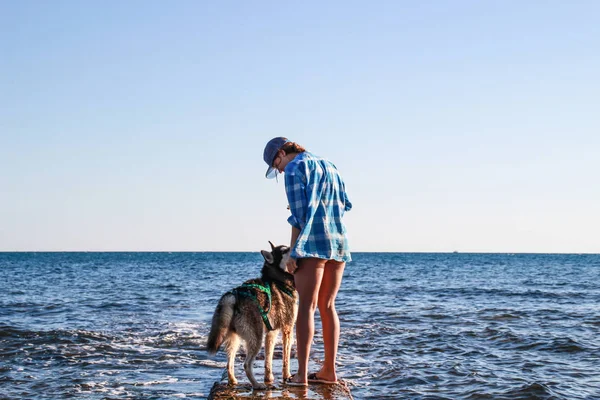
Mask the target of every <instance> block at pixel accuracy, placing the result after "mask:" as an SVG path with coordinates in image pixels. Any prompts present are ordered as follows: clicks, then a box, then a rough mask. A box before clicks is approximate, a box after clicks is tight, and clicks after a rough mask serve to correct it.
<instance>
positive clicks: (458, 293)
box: [0, 252, 600, 399]
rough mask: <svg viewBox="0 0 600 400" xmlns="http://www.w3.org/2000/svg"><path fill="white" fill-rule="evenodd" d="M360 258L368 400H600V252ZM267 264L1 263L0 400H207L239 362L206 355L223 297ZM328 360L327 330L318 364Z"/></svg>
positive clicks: (214, 256) (353, 378)
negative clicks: (224, 374)
mask: <svg viewBox="0 0 600 400" xmlns="http://www.w3.org/2000/svg"><path fill="white" fill-rule="evenodd" d="M353 257H354V261H353V262H352V263H350V264H349V265H348V266H347V268H346V272H345V276H344V281H343V284H342V289H341V291H340V294H339V297H338V303H337V308H338V312H339V314H340V320H341V325H342V333H341V340H340V349H339V376H340V378H342V379H344V380H345V381H346V382H347V383H348V385H349V387H350V388H351V390H352V393H353V395H354V398H355V399H363V398H364V399H371V398H372V399H600V255H542V254H514V255H513V254H410V253H354V254H353ZM261 266H262V257H261V255H260V254H259V252H256V253H0V398H1V399H65V398H81V399H134V398H153V399H160V398H198V399H201V398H206V397H207V396H208V393H209V391H210V388H211V386H212V384H213V382H215V381H217V380H219V379H220V378H221V374H222V370H223V367H224V366H225V355H224V353H223V352H220V353H218V354H217V355H216V356H214V357H209V356H208V355H207V353H206V351H205V349H204V342H205V340H206V336H207V334H208V330H209V324H210V319H211V316H212V312H213V311H214V307H215V305H216V302H217V301H218V299H219V297H220V296H221V294H222V293H224V292H225V291H227V290H229V289H231V288H233V287H235V286H237V285H239V284H240V283H242V282H243V281H244V280H246V279H249V278H252V277H255V276H258V274H259V271H260V268H261ZM317 320H318V318H317ZM317 327H318V328H319V327H320V325H319V324H317ZM322 354H323V345H322V338H321V336H320V334H319V333H317V335H316V337H315V344H314V346H313V353H312V359H313V360H314V361H315V363H313V364H312V365H313V367H314V368H316V365H317V364H316V363H317V362H318V361H319V360H320V359H321V357H322ZM255 368H256V369H261V368H262V362H257V363H256V366H255ZM275 372H276V379H281V376H280V371H275ZM240 378H241V381H245V380H246V378H245V376H240Z"/></svg>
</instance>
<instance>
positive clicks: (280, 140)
mask: <svg viewBox="0 0 600 400" xmlns="http://www.w3.org/2000/svg"><path fill="white" fill-rule="evenodd" d="M287 142H289V140H287V138H284V137H276V138H273V139H271V140H269V142H268V143H267V145H266V146H265V151H264V153H263V159H264V160H265V162H266V163H267V165H268V166H269V168H267V173H266V174H265V177H267V179H273V178H275V177H276V176H277V173H278V171H277V168H273V161H275V156H276V155H277V152H278V151H279V150H280V149H281V148H282V147H283V145H284V144H286V143H287Z"/></svg>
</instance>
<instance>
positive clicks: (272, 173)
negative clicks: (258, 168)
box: [265, 167, 279, 179]
mask: <svg viewBox="0 0 600 400" xmlns="http://www.w3.org/2000/svg"><path fill="white" fill-rule="evenodd" d="M278 173H279V171H277V168H274V167H269V168H268V169H267V173H266V174H265V177H266V178H267V179H273V178H275V177H276V176H277V174H278Z"/></svg>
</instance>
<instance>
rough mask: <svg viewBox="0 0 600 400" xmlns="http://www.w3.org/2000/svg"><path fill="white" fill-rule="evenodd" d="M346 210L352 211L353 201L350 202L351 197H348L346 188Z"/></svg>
mask: <svg viewBox="0 0 600 400" xmlns="http://www.w3.org/2000/svg"><path fill="white" fill-rule="evenodd" d="M344 205H345V207H344V211H350V210H352V203H351V202H350V199H349V198H348V195H347V194H346V191H345V190H344Z"/></svg>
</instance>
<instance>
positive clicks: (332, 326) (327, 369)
mask: <svg viewBox="0 0 600 400" xmlns="http://www.w3.org/2000/svg"><path fill="white" fill-rule="evenodd" d="M345 266H346V263H343V262H338V261H334V260H329V261H327V264H326V265H325V271H324V273H323V280H322V281H321V288H320V289H319V300H318V306H319V314H320V315H321V322H322V324H323V345H324V347H325V360H324V362H323V366H322V368H321V370H320V371H319V372H318V373H317V375H318V377H319V378H322V379H325V380H328V381H337V375H336V371H335V360H336V357H337V349H338V343H339V339H340V320H339V318H338V314H337V311H336V309H335V299H336V297H337V294H338V291H339V289H340V285H341V283H342V276H343V275H344V267H345Z"/></svg>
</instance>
